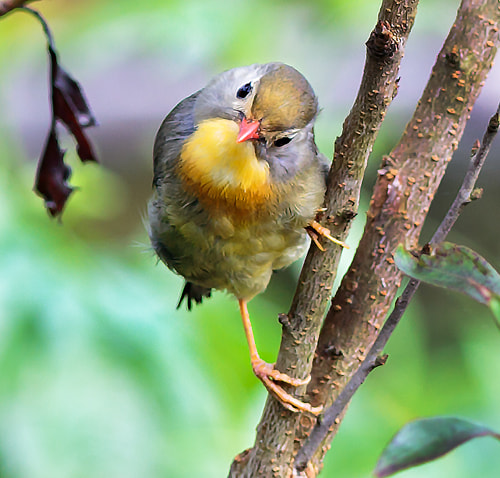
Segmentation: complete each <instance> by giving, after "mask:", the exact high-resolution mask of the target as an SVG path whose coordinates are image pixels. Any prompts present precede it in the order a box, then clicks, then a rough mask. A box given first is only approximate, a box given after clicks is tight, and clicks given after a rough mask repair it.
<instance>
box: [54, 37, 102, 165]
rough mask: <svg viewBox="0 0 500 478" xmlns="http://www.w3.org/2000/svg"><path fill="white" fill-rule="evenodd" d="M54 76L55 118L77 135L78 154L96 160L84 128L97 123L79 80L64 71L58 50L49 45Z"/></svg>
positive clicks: (85, 159)
mask: <svg viewBox="0 0 500 478" xmlns="http://www.w3.org/2000/svg"><path fill="white" fill-rule="evenodd" d="M49 55H50V61H51V74H52V75H51V76H52V109H53V113H54V118H55V119H56V120H59V121H61V122H62V123H63V124H64V125H65V126H66V127H67V128H68V129H69V130H70V131H71V134H72V135H73V136H74V137H75V140H76V142H77V152H78V156H79V157H80V159H81V160H82V161H96V157H95V154H94V152H93V150H92V146H91V145H90V143H89V141H88V139H87V137H86V136H85V133H84V131H83V129H84V128H86V127H88V126H93V125H95V124H97V122H96V120H95V118H94V116H93V114H92V113H91V111H90V108H89V106H88V103H87V101H86V99H85V97H84V95H83V92H82V89H81V87H80V85H79V84H78V82H77V81H75V80H74V79H73V78H71V77H70V76H69V75H68V73H67V72H66V71H64V70H63V69H62V68H61V67H60V66H59V63H58V61H57V54H56V52H55V51H54V50H53V49H52V48H51V47H50V46H49Z"/></svg>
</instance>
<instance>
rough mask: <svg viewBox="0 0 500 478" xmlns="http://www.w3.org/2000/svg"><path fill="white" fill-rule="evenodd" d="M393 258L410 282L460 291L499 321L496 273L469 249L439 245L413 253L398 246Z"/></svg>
mask: <svg viewBox="0 0 500 478" xmlns="http://www.w3.org/2000/svg"><path fill="white" fill-rule="evenodd" d="M394 259H395V261H396V265H397V266H398V267H399V269H400V270H401V271H403V272H404V273H405V274H406V275H408V276H410V277H413V278H414V279H418V280H421V281H423V282H427V283H429V284H432V285H435V286H438V287H445V288H447V289H452V290H456V291H458V292H462V293H464V294H467V295H468V296H470V297H472V298H473V299H474V300H477V301H478V302H480V303H481V304H485V305H487V306H488V307H489V308H490V310H491V311H492V313H493V315H494V316H495V318H496V319H497V321H499V322H500V274H499V273H498V272H497V271H496V270H495V269H494V268H493V267H492V266H491V265H490V264H489V263H488V262H487V261H486V260H485V259H484V258H483V257H481V256H480V255H479V254H478V253H477V252H474V251H473V250H472V249H469V248H468V247H465V246H459V245H457V244H452V243H450V242H443V243H441V244H439V245H436V246H427V248H424V250H423V251H422V252H419V253H418V254H416V253H414V252H408V251H406V250H405V248H404V247H403V246H402V245H399V246H398V248H397V249H396V253H395V255H394Z"/></svg>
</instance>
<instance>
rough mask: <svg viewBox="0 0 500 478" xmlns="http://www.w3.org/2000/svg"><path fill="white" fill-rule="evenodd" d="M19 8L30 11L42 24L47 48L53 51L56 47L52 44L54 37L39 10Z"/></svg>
mask: <svg viewBox="0 0 500 478" xmlns="http://www.w3.org/2000/svg"><path fill="white" fill-rule="evenodd" d="M20 10H24V11H25V12H28V13H31V14H32V15H34V16H35V17H36V18H37V19H38V21H39V22H40V23H41V24H42V28H43V32H44V33H45V36H46V37H47V43H48V45H49V48H50V49H51V50H53V51H55V49H56V47H55V44H54V37H53V36H52V32H51V31H50V28H49V25H48V23H47V22H46V21H45V18H43V16H42V15H41V14H40V12H38V11H37V10H34V9H33V8H30V7H21V8H20Z"/></svg>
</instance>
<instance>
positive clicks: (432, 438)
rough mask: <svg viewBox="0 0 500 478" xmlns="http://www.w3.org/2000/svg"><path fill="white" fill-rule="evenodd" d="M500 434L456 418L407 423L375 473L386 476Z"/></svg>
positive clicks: (392, 442)
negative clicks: (483, 437)
mask: <svg viewBox="0 0 500 478" xmlns="http://www.w3.org/2000/svg"><path fill="white" fill-rule="evenodd" d="M481 436H492V437H494V438H496V439H497V440H500V434H498V433H496V432H494V431H492V430H490V429H489V428H487V427H484V426H482V425H478V424H476V423H472V422H469V421H467V420H462V419H460V418H455V417H435V418H426V419H422V420H416V421H414V422H411V423H408V424H407V425H405V426H404V427H403V428H402V429H401V430H400V431H399V432H398V433H397V434H396V436H395V437H394V438H393V439H392V441H391V442H390V443H389V445H388V446H387V447H386V449H385V450H384V451H383V453H382V455H381V457H380V458H379V461H378V463H377V466H376V468H375V476H377V477H379V478H382V477H385V476H389V475H392V474H394V473H397V472H398V471H401V470H405V469H407V468H411V467H413V466H416V465H420V464H422V463H427V462H428V461H431V460H435V459H436V458H439V457H441V456H443V455H445V454H446V453H448V452H450V451H451V450H453V449H454V448H456V447H457V446H459V445H461V444H462V443H465V442H467V441H469V440H472V439H473V438H477V437H481Z"/></svg>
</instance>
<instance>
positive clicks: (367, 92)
mask: <svg viewBox="0 0 500 478" xmlns="http://www.w3.org/2000/svg"><path fill="white" fill-rule="evenodd" d="M417 3H418V0H406V1H398V2H395V1H387V0H384V1H383V2H382V7H381V10H380V14H379V19H378V22H377V25H376V27H375V29H374V30H373V32H372V34H371V35H370V38H369V40H368V42H367V58H366V64H365V71H364V74H363V79H362V82H361V86H360V89H359V93H358V96H357V98H356V101H355V104H354V106H353V108H352V110H351V113H350V114H349V116H348V117H347V119H346V121H345V123H344V127H343V131H342V135H341V136H340V137H339V138H338V139H337V141H336V144H335V155H334V162H333V166H332V169H331V171H330V176H329V181H328V182H329V188H328V191H327V194H326V198H325V208H326V211H325V213H324V217H323V220H324V223H325V225H327V226H328V227H329V228H330V229H331V230H332V232H333V234H334V235H335V236H336V237H338V238H341V239H343V238H345V236H346V235H347V232H348V230H349V227H350V225H351V223H352V219H353V218H354V217H355V215H356V212H357V207H358V202H359V194H360V189H361V181H362V179H363V175H364V171H365V168H366V164H367V161H368V157H369V155H370V152H371V150H372V147H373V144H374V142H375V138H376V136H377V133H378V130H379V128H380V125H381V123H382V121H383V118H384V116H385V114H386V111H387V108H388V107H389V104H390V103H391V101H392V99H393V98H394V96H395V94H396V89H397V75H398V72H399V65H400V63H401V59H402V56H403V52H404V45H405V43H406V39H407V38H408V35H409V33H410V29H411V27H412V25H413V21H414V18H415V14H416V6H417ZM323 244H324V246H325V248H326V249H327V252H322V251H320V250H318V248H317V247H316V246H313V247H312V248H311V250H310V251H309V254H308V256H307V258H306V262H305V264H304V267H303V269H302V273H301V276H300V279H299V285H298V288H297V291H296V294H295V297H294V300H293V303H292V306H291V309H290V312H289V313H288V314H287V315H282V316H281V318H280V320H281V322H282V324H283V336H282V342H281V347H280V352H279V355H278V360H277V367H278V369H279V370H282V371H284V372H286V373H288V374H289V375H291V376H296V377H307V376H308V375H309V373H310V370H311V366H312V360H313V356H314V351H315V349H316V344H317V340H318V336H319V330H320V327H321V322H322V320H323V317H324V314H325V311H326V307H327V305H328V301H329V299H330V297H331V289H332V285H333V281H334V280H335V275H336V270H337V266H338V262H339V259H340V253H341V250H340V248H339V247H338V246H333V245H329V244H325V241H323ZM303 389H304V387H302V390H301V389H299V390H291V392H297V393H299V394H300V393H301V392H302V393H303V391H304V390H303ZM299 420H300V421H301V423H302V424H304V423H303V422H305V424H306V426H307V427H309V426H311V425H312V424H313V421H312V420H311V418H310V417H308V416H306V415H298V414H294V413H290V412H288V411H286V410H284V409H283V407H282V406H281V405H280V404H278V403H277V402H276V401H275V399H274V398H273V397H269V398H268V401H267V403H266V407H265V410H264V413H263V416H262V419H261V422H260V424H259V426H258V429H257V438H256V441H255V445H254V447H253V448H252V449H250V450H247V451H245V452H243V453H242V454H240V455H239V456H238V457H236V459H235V461H234V462H233V465H232V467H231V471H230V474H229V476H230V477H256V476H264V477H267V476H269V477H271V476H276V477H285V476H290V474H291V472H292V466H291V463H292V462H293V456H294V454H295V452H296V450H297V442H296V437H295V432H296V430H297V429H298V425H299V424H298V421H299Z"/></svg>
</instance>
